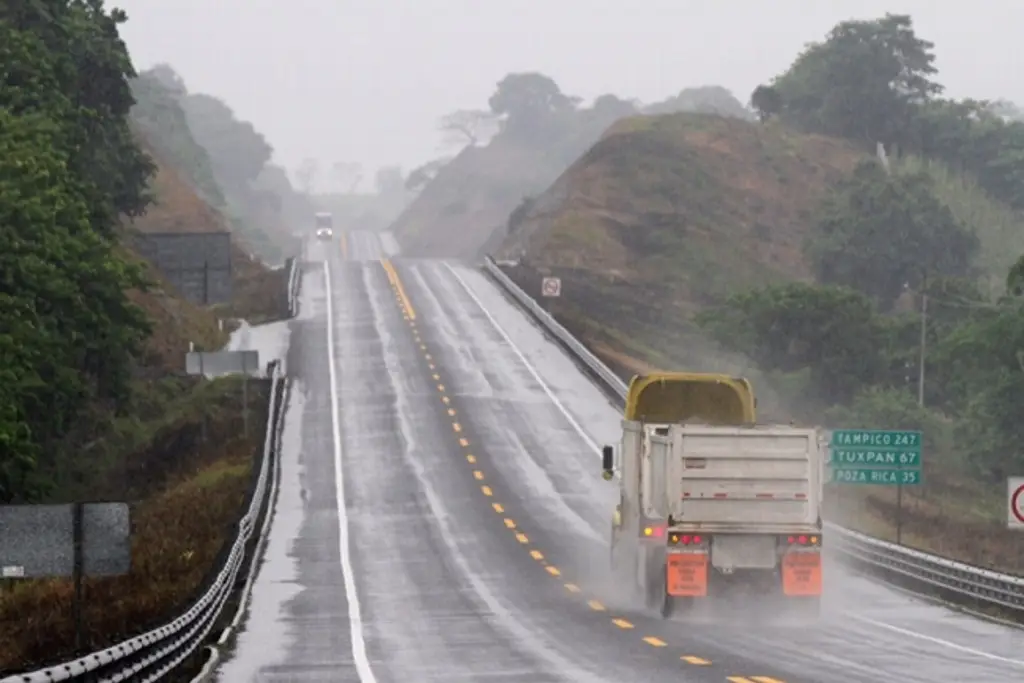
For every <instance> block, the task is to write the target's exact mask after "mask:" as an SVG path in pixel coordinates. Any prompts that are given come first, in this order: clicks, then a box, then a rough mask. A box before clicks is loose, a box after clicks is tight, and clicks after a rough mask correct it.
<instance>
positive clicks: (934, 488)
mask: <svg viewBox="0 0 1024 683" xmlns="http://www.w3.org/2000/svg"><path fill="white" fill-rule="evenodd" d="M933 48H934V46H933V45H932V44H931V43H928V42H927V41H925V40H923V39H921V38H919V37H917V36H916V34H915V33H914V30H913V26H912V22H911V19H910V17H907V16H895V15H887V16H886V17H883V18H881V19H878V20H873V21H851V22H844V23H842V24H839V25H838V26H837V27H836V28H835V29H833V30H832V31H831V32H830V33H829V35H828V36H827V37H826V39H825V40H824V41H822V42H821V43H817V44H812V45H810V46H808V47H807V48H806V49H805V50H804V51H803V52H802V53H800V55H799V56H798V57H797V59H796V60H795V62H794V63H793V65H792V66H791V67H790V69H788V70H787V71H786V72H785V73H783V74H781V75H780V76H778V77H777V78H776V79H774V81H773V82H772V83H770V84H766V85H764V86H761V87H759V88H758V89H757V90H755V92H754V93H753V95H752V98H751V103H752V106H753V108H754V109H755V110H756V111H757V113H758V118H759V119H760V122H759V123H748V122H744V121H740V120H735V119H734V120H729V119H725V118H722V117H714V116H705V115H693V114H682V115H675V116H669V117H656V118H642V119H641V118H634V119H626V120H624V121H621V122H619V123H618V124H616V125H615V126H613V127H612V128H611V129H610V130H609V131H608V132H607V133H606V134H605V135H604V136H603V138H602V139H601V140H600V141H599V142H598V143H597V144H596V145H595V146H594V147H593V148H591V150H590V151H589V152H588V153H587V154H586V155H584V157H583V158H582V159H580V161H578V162H577V163H576V164H575V165H574V166H573V167H571V168H570V169H569V171H567V172H566V173H565V174H564V175H563V176H562V177H561V178H560V179H559V180H558V181H556V183H555V185H554V186H553V187H552V189H551V190H549V191H548V192H547V193H545V194H543V195H541V196H539V197H538V198H537V199H536V200H534V201H531V203H530V205H529V206H527V207H526V208H525V209H524V210H522V211H520V212H518V213H515V212H514V213H513V214H512V215H511V216H510V219H509V225H508V233H509V235H508V237H507V238H506V240H505V242H504V243H503V244H502V246H501V249H500V250H499V251H498V255H499V256H501V257H505V258H513V259H520V260H521V265H520V266H519V267H518V268H516V269H513V270H514V273H515V276H516V277H517V279H518V280H519V281H520V282H522V283H523V284H524V285H526V286H527V287H528V288H530V289H534V290H535V289H536V287H537V281H538V279H539V277H540V276H541V275H543V274H548V273H550V274H556V275H559V276H561V277H562V278H563V286H562V292H563V297H562V299H561V300H559V301H557V302H554V303H553V306H554V310H555V311H556V312H557V313H558V314H559V315H561V316H562V317H563V318H564V320H565V322H566V323H567V325H568V326H569V327H570V328H573V329H575V330H576V331H578V332H579V333H580V334H581V335H582V336H583V337H584V338H586V339H588V341H589V342H590V343H591V344H592V346H594V347H595V348H596V349H597V350H598V351H599V352H601V353H603V354H604V356H605V357H606V358H607V359H608V360H609V361H610V362H611V363H612V364H613V365H615V366H616V367H617V368H618V369H619V370H620V371H621V372H623V373H624V374H629V373H631V372H632V371H635V370H636V369H637V368H640V367H652V366H653V367H661V368H680V367H685V368H692V369H695V370H703V371H726V372H734V373H742V374H746V375H749V376H751V377H752V378H753V379H754V381H755V386H756V387H757V389H758V391H759V394H760V396H761V399H762V401H761V405H762V408H763V409H762V418H763V419H766V420H787V421H788V420H790V419H794V420H797V421H799V422H802V423H810V424H822V425H826V426H829V427H866V428H891V429H900V428H904V429H922V430H923V431H924V432H925V435H926V445H925V452H924V484H923V485H922V486H919V487H907V488H906V489H905V490H904V499H903V512H902V513H899V512H898V511H897V509H896V502H895V501H896V496H895V491H893V490H888V489H884V488H881V487H862V488H859V489H855V488H850V487H848V488H845V489H840V487H838V486H834V487H830V489H831V490H830V496H829V498H830V504H831V505H832V509H831V510H830V515H831V517H832V518H833V519H835V520H836V521H840V522H843V523H846V524H848V525H851V526H853V527H855V528H861V529H864V530H866V531H869V532H871V533H873V534H875V535H879V536H882V537H887V538H894V537H895V525H896V523H897V519H898V518H901V520H902V529H903V535H902V540H903V542H904V543H907V544H910V545H913V546H917V547H921V548H924V549H928V550H932V551H935V552H939V553H941V554H944V555H947V556H952V557H956V558H958V559H962V560H965V561H969V562H972V563H976V564H981V565H984V566H991V567H997V568H1001V569H1003V570H1009V571H1012V572H1024V549H1022V548H1021V547H1020V544H1019V543H1018V541H1019V535H1017V534H1013V533H1011V532H1009V531H1007V530H1006V529H1005V518H1006V513H1005V505H1006V502H1005V495H1006V493H1005V490H1006V484H1005V477H1007V476H1009V475H1012V474H1015V473H1020V472H1024V455H1022V454H1021V450H1020V448H1019V444H1020V443H1022V441H1024V431H1022V430H1024V426H1022V422H1021V420H1020V419H1019V412H1020V408H1019V406H1020V405H1021V403H1022V401H1024V360H1022V355H1021V349H1022V348H1024V300H1022V299H1021V295H1022V294H1024V284H1022V283H1024V260H1019V259H1020V256H1021V254H1022V253H1024V219H1022V216H1021V213H1020V212H1021V210H1022V209H1024V184H1022V183H1021V182H1020V179H1021V178H1022V177H1024V161H1022V160H1024V155H1022V154H1021V151H1022V150H1024V123H1022V122H1021V121H1019V120H1015V119H1013V118H1011V117H1009V116H1007V115H1006V112H1007V111H1011V112H1012V111H1016V110H1015V108H1013V107H1007V106H1006V105H1005V104H999V105H998V106H997V105H996V104H994V103H989V102H978V101H972V100H963V101H960V100H951V99H948V98H945V97H943V95H942V91H943V89H942V86H941V85H940V84H939V83H938V82H937V80H936V70H935V69H934V67H933V62H934V54H933ZM850 64H856V65H859V68H858V69H857V70H856V71H855V72H854V71H852V70H851V69H850V68H849V67H848V65H850ZM878 143H882V145H883V147H884V150H885V155H884V158H880V157H879V156H878V154H877V145H878ZM925 298H927V309H926V312H927V315H926V316H922V310H924V308H925V306H924V304H925ZM922 318H924V334H925V349H924V363H923V365H924V368H923V370H924V392H923V395H922V396H921V397H920V400H919V396H918V381H919V371H920V367H919V366H920V362H919V361H920V357H921V351H922V349H921V342H920V337H921V332H922Z"/></svg>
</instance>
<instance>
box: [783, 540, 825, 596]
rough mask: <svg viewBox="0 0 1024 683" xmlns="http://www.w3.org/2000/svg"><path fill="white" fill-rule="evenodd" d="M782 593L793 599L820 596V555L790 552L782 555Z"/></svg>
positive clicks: (817, 553)
mask: <svg viewBox="0 0 1024 683" xmlns="http://www.w3.org/2000/svg"><path fill="white" fill-rule="evenodd" d="M782 592H783V593H784V594H786V595H789V596H794V597H798V596H812V595H821V553H819V552H800V551H790V552H788V553H786V554H785V555H783V556H782Z"/></svg>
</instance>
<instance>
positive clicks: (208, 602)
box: [0, 259, 299, 683]
mask: <svg viewBox="0 0 1024 683" xmlns="http://www.w3.org/2000/svg"><path fill="white" fill-rule="evenodd" d="M289 269H290V273H289V279H288V308H289V310H290V311H291V312H292V314H293V315H294V314H295V312H296V311H297V310H298V295H299V277H298V270H299V267H298V264H297V260H296V259H293V260H292V262H291V264H290V266H289ZM268 374H269V376H270V377H271V386H270V405H269V409H268V412H267V430H266V437H265V439H264V444H263V457H262V459H261V462H260V472H259V476H258V478H257V480H256V486H255V488H254V489H253V494H252V497H251V499H250V502H249V508H248V510H246V513H245V515H244V516H243V517H242V519H241V520H239V523H238V532H237V534H236V536H235V540H234V542H233V543H232V545H231V549H230V551H229V552H228V554H227V558H226V559H225V561H224V564H223V566H222V567H221V569H220V571H219V572H218V573H217V575H216V577H215V578H214V579H213V580H212V581H211V582H210V584H209V587H208V588H207V589H206V591H205V592H204V593H203V594H202V595H201V596H200V597H199V598H198V599H196V600H195V602H193V603H192V606H191V607H189V609H188V610H186V611H185V612H184V613H182V614H181V615H179V616H178V617H176V618H175V619H172V620H171V621H169V622H167V623H166V624H164V625H163V626H160V627H158V628H155V629H153V630H151V631H149V632H147V633H144V634H142V635H140V636H136V637H134V638H129V639H128V640H125V641H123V642H120V643H118V644H117V645H114V646H112V647H109V648H107V649H105V650H101V651H99V652H93V653H91V654H88V655H86V656H84V657H81V658H79V659H75V660H72V661H68V662H64V663H62V664H57V665H54V666H50V667H46V668H44V669H39V670H37V671H32V672H26V673H19V674H14V675H9V676H7V677H5V678H3V679H0V683H55V682H57V681H89V682H90V683H129V682H131V683H152V682H153V681H159V680H161V679H163V678H164V677H165V676H166V675H167V674H168V673H170V672H171V671H173V670H174V669H175V668H177V667H178V666H180V665H181V664H182V662H184V661H185V660H186V659H187V658H188V657H189V656H191V655H192V654H193V653H194V652H195V651H196V650H197V649H198V648H199V647H200V646H202V645H203V644H204V643H205V642H206V640H207V638H208V637H209V635H210V632H211V631H213V629H214V627H215V626H216V624H217V622H218V620H219V619H220V617H221V615H222V613H223V611H224V607H225V605H226V604H227V602H228V600H229V599H230V598H231V595H232V593H233V592H234V589H235V588H236V586H237V584H238V580H239V576H240V574H241V573H242V571H243V570H244V569H247V576H246V581H245V584H244V587H243V589H242V594H241V596H240V598H239V601H238V609H237V610H236V612H235V616H234V618H233V619H232V620H231V623H230V624H229V625H228V627H227V628H225V629H224V631H222V632H221V635H220V638H219V639H218V640H217V642H216V644H215V645H211V646H209V647H208V650H209V656H208V658H207V661H206V665H205V666H204V668H203V672H202V673H201V674H200V675H199V676H198V677H197V678H196V679H195V680H196V681H207V680H210V677H211V676H212V674H213V671H214V669H215V667H216V665H217V663H218V662H219V660H220V652H221V650H222V649H223V648H224V646H225V645H226V644H227V642H228V640H229V639H230V638H231V637H232V635H233V634H234V632H235V631H236V630H237V628H238V625H239V624H240V623H241V620H242V618H243V616H244V614H245V610H246V608H247V606H248V599H249V594H250V593H251V591H252V582H253V579H254V578H255V572H256V564H257V562H256V560H257V559H258V558H259V557H260V555H261V554H262V552H263V549H264V547H265V546H266V540H267V535H268V532H269V529H270V518H271V509H270V506H272V505H273V503H274V499H275V497H276V495H277V482H278V479H279V477H278V475H277V472H278V468H279V466H280V463H279V459H278V457H277V455H278V452H279V449H278V446H279V442H280V434H281V427H282V425H283V422H284V410H283V406H282V403H283V398H284V396H285V395H286V394H285V389H287V384H285V385H282V383H284V382H286V380H285V377H284V373H283V371H282V370H281V363H280V362H279V361H277V360H275V361H272V362H271V364H270V368H269V373H268ZM264 504H266V505H267V510H266V515H265V516H264V517H263V524H262V526H261V527H260V528H259V529H257V528H256V524H257V522H258V521H259V519H260V515H261V514H262V512H263V509H264ZM254 532H256V533H258V537H257V539H256V547H255V550H254V551H253V552H252V553H247V552H246V551H247V546H248V545H249V543H250V542H251V541H252V540H253V534H254Z"/></svg>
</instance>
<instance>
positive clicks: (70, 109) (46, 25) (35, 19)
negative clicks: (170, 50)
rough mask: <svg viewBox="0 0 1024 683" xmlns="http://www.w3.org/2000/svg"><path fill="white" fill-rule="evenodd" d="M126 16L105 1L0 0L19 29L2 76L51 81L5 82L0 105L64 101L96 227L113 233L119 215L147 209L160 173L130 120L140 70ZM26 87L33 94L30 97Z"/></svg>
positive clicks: (15, 108)
mask: <svg viewBox="0 0 1024 683" xmlns="http://www.w3.org/2000/svg"><path fill="white" fill-rule="evenodd" d="M126 20H127V16H126V15H125V14H124V12H122V11H120V10H113V11H111V12H110V13H109V14H108V13H106V12H105V11H104V9H103V3H102V2H99V1H98V0H89V1H88V2H87V1H85V0H63V1H61V2H46V3H41V2H25V1H20V2H11V3H5V4H3V5H2V6H0V22H4V21H6V22H8V26H9V27H10V28H11V29H12V32H11V33H10V34H9V35H10V40H11V41H12V42H8V43H3V42H0V63H2V64H3V65H4V67H5V68H4V69H3V70H2V71H0V74H2V76H0V78H3V80H5V81H7V82H8V83H9V84H11V85H12V86H14V85H21V84H29V83H31V82H32V81H31V79H33V78H40V77H45V78H46V79H47V80H46V81H45V82H43V83H39V84H37V85H40V86H42V87H41V88H21V87H6V88H5V87H0V109H3V108H8V109H10V111H11V112H12V113H14V114H21V113H25V112H28V111H38V110H41V109H47V110H48V111H50V112H54V111H56V109H55V107H57V106H59V107H60V109H61V111H62V114H61V117H62V120H63V121H65V122H66V124H67V125H65V126H64V127H63V134H64V136H66V139H67V142H68V147H67V150H68V151H69V153H70V155H71V156H70V159H69V163H70V164H71V165H72V166H73V167H74V168H75V170H76V172H78V173H79V174H80V175H81V176H82V177H83V178H87V179H88V183H89V187H90V188H91V193H92V199H93V201H91V202H90V207H91V209H92V210H94V211H95V212H96V213H95V215H94V216H93V220H94V225H96V226H97V228H98V229H100V230H104V231H108V234H112V232H113V230H114V221H113V220H111V217H112V216H114V215H116V214H118V213H123V214H127V215H129V216H137V215H139V214H141V213H142V212H143V211H145V209H146V207H147V206H148V205H149V203H150V201H151V199H150V197H149V195H148V193H147V186H148V182H149V178H150V177H151V176H152V174H153V172H154V166H153V164H152V162H151V161H150V159H149V158H148V157H147V156H146V155H145V154H144V153H143V152H142V151H141V150H140V149H139V148H138V146H137V145H136V144H135V140H134V139H133V138H132V134H131V131H130V129H129V128H128V123H127V116H128V112H129V111H130V110H131V108H132V105H134V104H135V100H134V98H133V97H132V92H131V88H130V87H129V84H128V79H129V78H131V77H134V76H135V70H134V67H133V66H132V63H131V60H130V59H129V57H128V51H127V49H126V48H125V46H124V43H123V42H122V41H121V39H120V37H119V35H118V26H120V24H122V23H124V22H125V21H126ZM25 50H28V51H29V52H31V53H32V54H33V57H32V59H33V60H45V66H46V67H48V68H46V69H45V70H43V69H40V68H39V67H40V66H42V63H41V62H39V61H32V62H21V61H19V60H18V59H17V58H16V56H15V54H16V53H17V52H21V53H22V54H25V52H24V51H25ZM44 74H45V76H43V75H44ZM0 85H2V81H0ZM26 93H32V97H28V98H24V97H23V95H25V94H26ZM35 97H42V98H44V99H42V100H35V99H34V98H35ZM57 100H61V102H60V103H58V102H57Z"/></svg>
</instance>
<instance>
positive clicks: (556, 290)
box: [540, 277, 562, 297]
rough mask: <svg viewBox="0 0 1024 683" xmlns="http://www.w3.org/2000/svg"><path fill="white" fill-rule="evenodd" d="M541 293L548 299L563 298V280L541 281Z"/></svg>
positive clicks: (547, 278)
mask: <svg viewBox="0 0 1024 683" xmlns="http://www.w3.org/2000/svg"><path fill="white" fill-rule="evenodd" d="M540 293H541V294H542V295H543V296H547V297H557V296H562V278H559V277H546V278H544V279H543V280H542V281H541V284H540Z"/></svg>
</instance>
